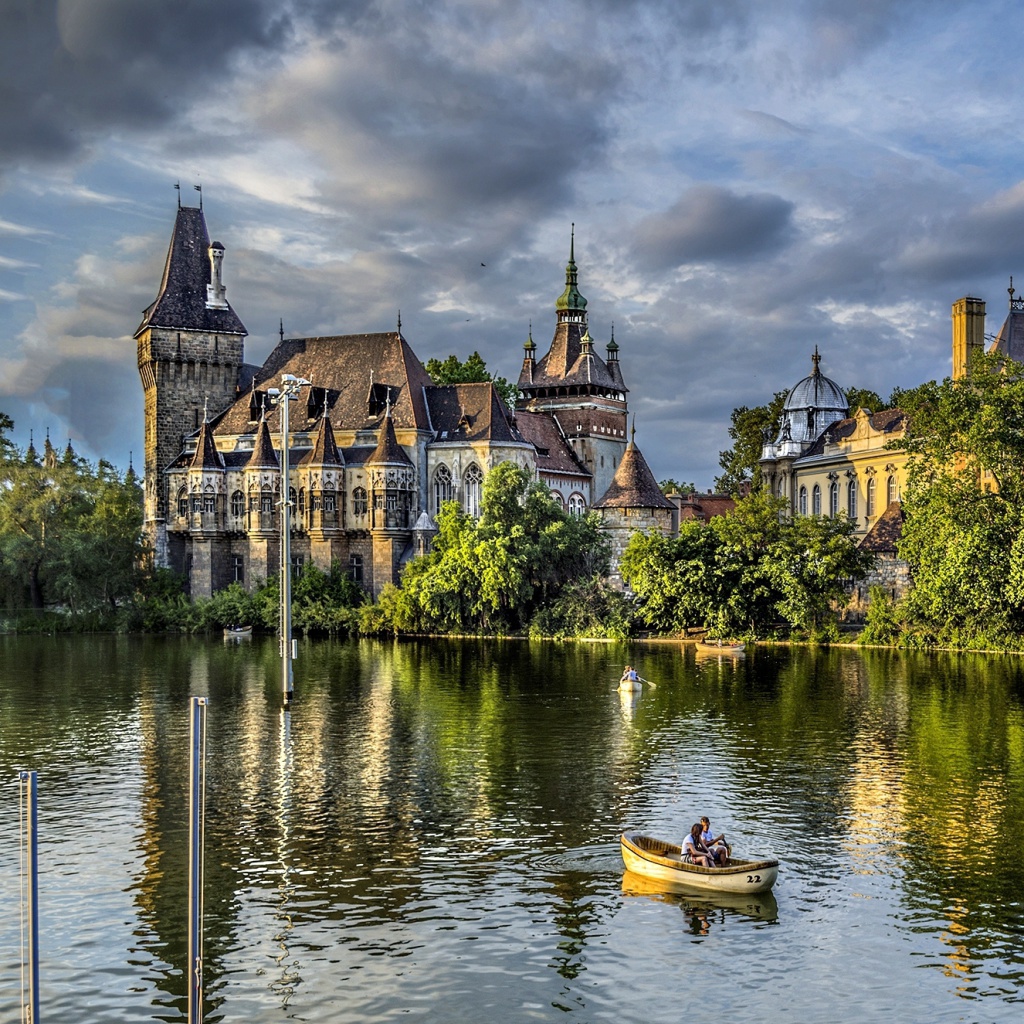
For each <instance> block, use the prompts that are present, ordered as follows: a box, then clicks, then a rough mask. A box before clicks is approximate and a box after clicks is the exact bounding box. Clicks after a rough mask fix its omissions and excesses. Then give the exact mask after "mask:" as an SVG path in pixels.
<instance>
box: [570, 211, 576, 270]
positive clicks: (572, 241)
mask: <svg viewBox="0 0 1024 1024" xmlns="http://www.w3.org/2000/svg"><path fill="white" fill-rule="evenodd" d="M575 259H576V221H573V222H572V227H571V228H570V229H569V260H570V261H575Z"/></svg>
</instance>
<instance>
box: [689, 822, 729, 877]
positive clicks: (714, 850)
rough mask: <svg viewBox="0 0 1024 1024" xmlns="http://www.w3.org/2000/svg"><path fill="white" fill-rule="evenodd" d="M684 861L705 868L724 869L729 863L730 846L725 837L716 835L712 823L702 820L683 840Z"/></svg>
mask: <svg viewBox="0 0 1024 1024" xmlns="http://www.w3.org/2000/svg"><path fill="white" fill-rule="evenodd" d="M683 860H684V861H686V863H687V864H697V865H699V866H700V867H705V868H716V867H717V868H724V867H725V866H726V865H727V864H728V863H729V845H728V843H726V841H725V835H724V834H722V835H720V836H716V835H714V834H713V833H712V831H711V822H710V821H709V820H708V819H707V818H701V819H700V822H698V823H697V824H696V825H694V826H693V827H692V828H691V829H690V833H689V835H687V836H686V838H685V839H684V840H683Z"/></svg>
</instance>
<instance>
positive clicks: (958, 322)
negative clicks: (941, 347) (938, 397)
mask: <svg viewBox="0 0 1024 1024" xmlns="http://www.w3.org/2000/svg"><path fill="white" fill-rule="evenodd" d="M952 316H953V380H960V379H961V378H962V377H966V376H967V370H968V367H969V366H970V364H971V360H972V359H973V358H974V354H975V353H976V352H984V351H985V303H984V302H983V301H982V300H981V299H974V298H971V297H970V296H969V295H967V296H964V298H962V299H957V300H956V302H954V303H953V311H952Z"/></svg>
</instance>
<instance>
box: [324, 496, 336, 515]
mask: <svg viewBox="0 0 1024 1024" xmlns="http://www.w3.org/2000/svg"><path fill="white" fill-rule="evenodd" d="M335 510H336V505H335V497H334V491H324V511H325V512H334V511H335Z"/></svg>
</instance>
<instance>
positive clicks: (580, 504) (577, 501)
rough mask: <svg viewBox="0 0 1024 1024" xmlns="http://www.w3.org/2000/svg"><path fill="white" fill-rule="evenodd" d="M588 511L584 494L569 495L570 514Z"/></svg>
mask: <svg viewBox="0 0 1024 1024" xmlns="http://www.w3.org/2000/svg"><path fill="white" fill-rule="evenodd" d="M586 511H587V503H586V502H585V501H584V500H583V495H582V494H570V495H569V515H571V516H581V515H583V513H584V512H586Z"/></svg>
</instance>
